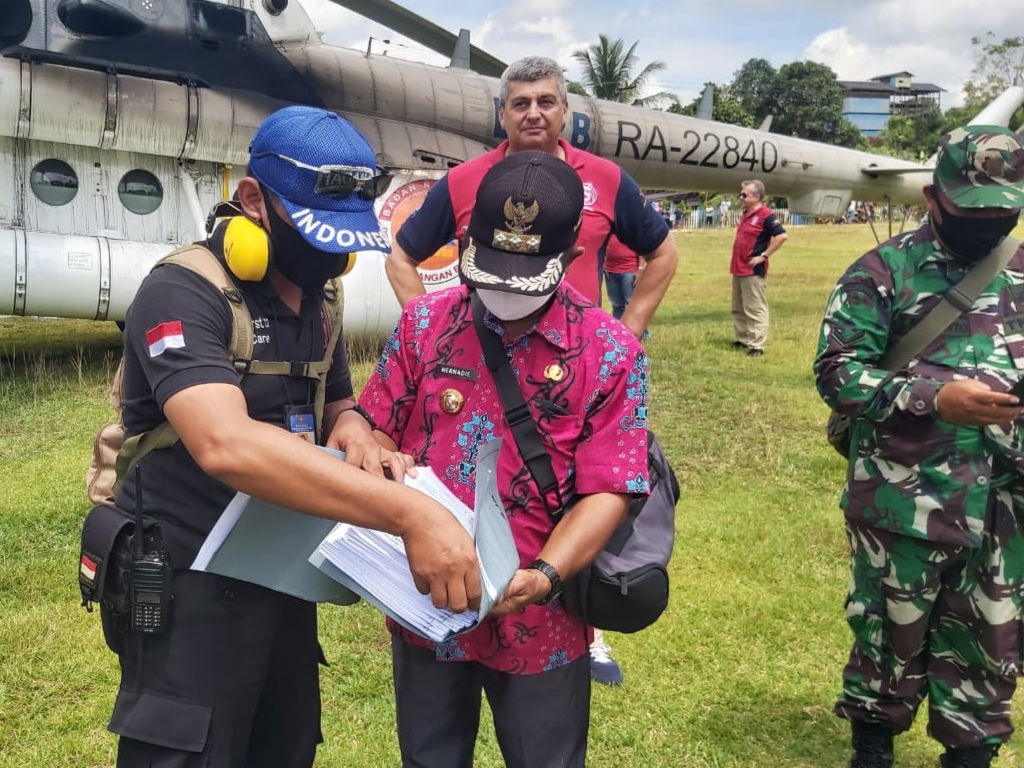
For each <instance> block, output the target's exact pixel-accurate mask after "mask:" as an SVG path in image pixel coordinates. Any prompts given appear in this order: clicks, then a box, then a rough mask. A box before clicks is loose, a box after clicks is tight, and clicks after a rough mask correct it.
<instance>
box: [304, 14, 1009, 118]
mask: <svg viewBox="0 0 1024 768" xmlns="http://www.w3.org/2000/svg"><path fill="white" fill-rule="evenodd" d="M301 3H302V5H303V6H304V7H305V8H306V11H307V13H308V14H309V15H310V17H311V18H312V20H313V23H314V25H315V26H316V28H317V29H318V30H319V31H320V32H321V33H323V35H324V40H325V42H327V43H329V44H331V45H339V46H343V47H347V48H356V49H359V50H364V51H365V50H366V47H367V44H368V42H369V39H370V37H373V38H375V39H374V41H373V43H372V46H373V51H374V52H375V53H384V52H385V51H387V55H389V56H397V57H400V58H406V59H411V60H414V61H425V62H427V63H430V64H439V65H442V66H443V65H446V64H447V63H448V60H447V59H446V58H442V57H440V56H438V55H436V54H432V53H430V52H429V51H426V50H425V49H423V47H422V46H420V45H419V44H417V43H413V42H411V41H409V40H407V39H405V38H402V37H400V36H398V35H395V34H394V33H393V32H391V31H390V30H388V29H386V28H385V27H382V26H380V25H379V24H376V23H374V22H371V21H368V20H366V19H364V18H363V17H361V16H359V15H357V14H355V13H353V12H351V11H348V10H346V9H344V8H341V7H339V6H336V5H334V4H333V3H332V2H331V0H301ZM402 5H404V6H405V7H406V8H408V9H409V10H411V11H413V12H414V13H417V14H419V15H420V16H424V17H426V18H427V19H429V20H430V21H433V22H434V23H435V24H437V25H439V26H441V27H443V28H445V29H447V30H449V31H451V32H453V33H457V32H458V31H459V29H460V28H465V29H468V30H470V39H471V41H472V43H473V44H474V45H476V46H477V47H479V48H482V49H484V50H486V51H487V52H488V53H491V54H492V55H494V56H497V57H498V58H499V59H501V60H503V61H505V62H509V61H513V60H514V59H517V58H519V57H520V56H527V55H542V56H550V57H551V58H554V59H556V60H557V61H558V62H559V63H560V64H562V65H563V67H565V69H566V73H567V76H568V77H569V78H570V79H578V78H579V75H580V69H579V66H578V64H577V63H576V62H575V61H574V60H573V58H572V53H573V52H574V51H576V50H579V49H581V48H586V47H587V46H589V45H591V44H594V43H596V42H597V40H598V35H600V34H604V35H606V36H607V37H609V38H611V39H613V40H614V39H616V38H621V39H623V40H624V41H625V42H626V44H627V45H631V44H632V43H633V42H638V43H639V44H638V45H637V49H636V53H637V56H638V58H639V61H640V63H641V65H643V64H646V63H648V62H651V61H663V62H664V63H665V64H666V68H665V69H664V70H662V71H661V72H659V73H657V74H656V79H655V81H654V84H653V87H652V88H651V90H650V92H651V93H653V92H656V91H661V90H665V91H669V92H671V93H675V94H676V95H678V96H679V98H680V101H681V102H682V103H683V104H688V103H689V102H690V101H692V100H693V99H694V98H696V97H697V96H698V95H699V94H700V91H701V89H702V88H703V86H704V83H706V82H715V83H719V84H723V85H724V84H728V83H729V82H731V81H732V79H733V75H734V74H735V72H736V70H738V69H739V68H740V66H741V65H742V64H743V63H744V62H746V61H748V60H749V59H752V58H763V59H767V60H768V61H769V62H770V63H771V64H772V65H773V66H774V67H775V68H776V69H778V68H779V67H781V66H782V65H784V64H788V63H791V62H794V61H803V60H811V61H816V62H819V63H822V64H827V65H828V66H830V67H831V68H832V69H833V71H834V72H835V73H836V76H837V77H838V78H839V79H840V80H868V79H870V78H872V77H876V76H878V75H884V74H890V73H893V72H901V71H908V72H910V73H912V74H913V75H914V82H917V83H932V84H934V85H938V86H939V87H941V88H943V89H945V91H946V92H945V93H943V94H942V96H941V106H942V109H944V110H945V109H948V108H949V107H952V106H957V105H959V104H961V103H962V100H963V84H964V82H966V81H968V80H969V78H970V75H971V71H972V70H973V69H974V65H975V63H976V60H977V49H976V48H975V47H973V46H972V45H971V38H972V37H979V38H982V39H983V40H990V41H994V42H1000V41H1002V40H1003V39H1004V38H1007V37H1016V36H1021V35H1024V14H1022V13H1021V10H1020V8H1021V5H1020V0H987V2H983V3H979V2H977V0H850V1H849V2H838V1H837V0H788V2H781V1H780V0H775V2H771V1H767V2H766V1H764V0H761V1H759V2H754V1H753V0H742V1H741V0H706V1H705V2H701V3H697V2H692V1H691V0H660V2H648V0H618V1H617V2H616V1H615V0H516V1H515V2H506V0H490V1H489V2H480V1H479V0H478V2H475V3H469V2H458V0H405V1H404V2H403V3H402ZM979 8H983V9H984V10H983V11H980V10H979ZM989 32H992V33H994V38H989V37H987V33H989ZM385 39H386V40H390V41H391V42H390V43H389V44H384V43H383V42H382V41H383V40H385Z"/></svg>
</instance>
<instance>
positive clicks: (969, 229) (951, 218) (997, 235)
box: [932, 197, 1020, 264]
mask: <svg viewBox="0 0 1024 768" xmlns="http://www.w3.org/2000/svg"><path fill="white" fill-rule="evenodd" d="M935 203H936V205H938V206H939V208H940V209H941V211H942V223H939V221H938V219H936V218H935V217H932V226H933V227H934V228H935V233H936V234H937V235H938V236H939V239H940V240H941V241H942V243H943V245H945V246H946V247H947V248H948V249H949V250H950V251H952V252H953V253H954V254H956V255H957V256H959V257H960V258H961V259H963V260H964V261H966V262H967V263H969V264H973V263H974V262H976V261H979V260H980V259H982V258H984V257H985V256H986V255H987V254H988V253H989V252H990V251H991V250H992V249H993V248H995V247H996V246H997V245H999V243H1000V241H1001V240H1002V239H1003V238H1004V237H1006V236H1007V235H1008V234H1010V232H1012V231H1013V228H1014V227H1015V226H1017V219H1018V217H1019V215H1020V212H1019V211H1013V212H1012V213H1009V214H1007V215H1006V216H1000V217H998V218H994V219H980V218H974V217H968V216H958V215H957V214H955V213H952V212H951V211H950V210H949V209H948V208H946V206H944V205H943V204H942V203H940V202H939V198H938V197H936V198H935Z"/></svg>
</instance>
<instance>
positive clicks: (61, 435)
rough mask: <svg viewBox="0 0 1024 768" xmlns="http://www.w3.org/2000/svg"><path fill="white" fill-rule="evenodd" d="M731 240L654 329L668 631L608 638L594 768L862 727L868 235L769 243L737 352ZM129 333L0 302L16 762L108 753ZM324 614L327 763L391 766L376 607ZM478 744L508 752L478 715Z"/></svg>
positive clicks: (794, 237) (835, 759)
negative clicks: (104, 596)
mask: <svg viewBox="0 0 1024 768" xmlns="http://www.w3.org/2000/svg"><path fill="white" fill-rule="evenodd" d="M731 237H732V233H731V232H729V231H699V232H680V233H678V234H677V240H678V243H679V248H680V253H681V255H682V260H681V266H680V269H679V273H678V276H677V278H676V280H675V281H674V283H673V285H672V286H671V287H670V289H669V292H668V296H667V298H666V300H665V302H664V304H663V305H662V308H661V310H660V312H659V314H658V317H657V319H656V323H655V326H654V328H653V333H654V335H653V338H652V339H651V341H650V342H649V344H648V350H649V352H650V355H651V358H652V361H653V362H652V381H653V383H652V405H651V414H652V415H651V421H652V425H653V427H654V428H655V430H656V431H657V432H658V433H659V435H660V436H661V438H662V441H663V443H664V445H665V449H666V451H667V452H668V454H669V456H670V457H671V459H672V460H673V463H674V465H675V466H676V468H677V471H678V472H679V476H680V480H681V483H682V487H683V497H682V500H681V502H680V505H679V508H678V516H677V529H678V537H677V545H676V552H675V555H674V558H673V564H672V579H673V583H672V587H673V595H672V600H671V604H670V606H669V609H668V611H667V613H666V614H665V616H664V617H663V618H662V619H661V620H660V621H659V622H658V623H657V624H656V625H655V626H654V627H652V628H650V629H648V630H646V631H644V632H642V633H639V634H637V635H632V636H621V635H613V636H610V640H611V643H612V646H613V648H614V651H615V656H616V657H617V658H618V659H619V661H620V662H621V663H622V665H623V668H624V671H625V678H626V681H625V684H624V685H622V686H621V687H618V688H614V689H613V688H603V687H599V686H598V687H595V690H594V702H593V717H592V726H591V737H590V760H589V764H590V765H591V766H594V767H595V768H613V767H615V768H617V767H619V766H631V767H637V766H643V767H647V766H650V767H651V768H680V767H686V768H690V767H692V768H740V767H743V768H754V767H755V766H757V768H776V767H779V768H782V767H784V766H785V767H790V766H793V767H795V766H801V767H804V768H822V767H825V768H840V766H845V764H846V760H847V759H848V754H849V746H848V743H849V736H848V733H849V731H848V728H847V727H846V724H845V723H844V722H843V721H840V720H838V719H837V718H835V717H834V716H833V715H832V714H831V712H830V709H831V705H832V702H833V700H834V697H835V695H836V693H837V691H838V689H839V684H840V673H841V670H842V665H843V663H844V661H845V658H846V654H847V650H848V646H849V639H850V638H849V633H848V630H847V628H846V625H845V622H844V618H843V613H842V602H843V598H844V596H845V590H846V585H847V579H848V575H847V560H846V544H845V540H844V537H843V525H842V516H841V513H840V512H839V510H838V507H837V499H838V495H839V491H840V487H841V484H842V479H843V472H844V466H843V464H842V463H841V460H840V459H839V457H838V456H837V455H836V454H835V453H834V452H833V451H832V449H831V448H830V447H829V446H828V445H827V443H826V442H825V439H824V432H823V429H824V424H825V419H826V416H827V411H826V408H825V406H824V405H823V404H822V403H821V401H820V400H819V398H818V396H817V394H816V393H815V391H814V384H813V379H812V374H811V360H812V357H813V352H814V347H815V343H816V339H817V332H818V325H819V321H820V316H821V309H822V306H823V304H824V300H825V298H826V296H827V293H828V291H829V289H830V288H831V286H832V285H833V284H834V282H835V279H836V278H837V277H838V275H839V274H840V273H841V272H842V270H843V269H844V268H845V266H846V265H847V264H848V263H849V262H850V261H852V260H853V259H854V258H855V257H856V256H858V255H859V254H860V253H862V252H863V251H865V250H867V249H868V248H869V247H871V245H872V244H873V243H874V239H873V237H872V235H871V232H870V230H869V229H868V228H867V227H866V226H864V225H853V226H836V227H826V226H812V227H794V228H793V229H792V230H791V236H790V239H789V242H788V243H787V244H786V246H785V247H784V248H783V249H782V251H781V252H780V253H779V254H778V255H777V256H776V257H775V258H773V259H772V273H771V276H770V278H769V283H770V287H769V301H770V304H771V312H772V319H771V338H770V340H769V344H768V349H767V354H766V355H765V357H763V358H760V359H749V358H747V357H746V356H744V355H742V354H739V353H737V352H735V351H734V350H733V349H732V348H731V347H730V342H731V341H732V330H731V319H730V316H729V301H730V287H729V286H730V282H729V276H728V254H729V250H730V245H731ZM119 343H120V338H119V334H118V333H117V330H116V328H114V327H113V326H112V325H109V324H97V323H87V322H74V321H53V320H37V319H24V318H0V466H2V468H3V471H2V475H0V766H2V767H3V768H8V767H9V768H53V767H54V766H75V767H76V768H94V767H97V766H109V765H112V764H113V753H114V744H115V741H114V737H113V736H112V735H111V734H109V733H108V732H107V731H106V729H105V725H106V722H107V718H108V717H109V714H110V708H111V705H112V703H113V699H114V694H115V690H116V685H117V675H116V664H115V659H114V657H113V656H112V655H111V654H110V653H109V652H107V650H106V647H105V646H104V644H103V640H102V637H101V634H100V629H99V617H98V615H97V614H92V615H89V614H86V612H85V611H84V610H83V609H81V608H80V607H79V605H78V602H79V601H78V599H77V586H76V560H77V555H78V534H79V531H80V525H81V521H82V518H83V515H84V514H85V512H86V510H87V508H88V504H87V502H86V499H85V493H84V482H83V475H84V472H85V468H86V466H87V464H88V461H89V454H90V444H91V440H92V437H93V434H94V432H95V430H96V428H97V426H98V425H99V424H100V423H102V422H103V421H105V420H107V419H108V418H109V416H110V411H109V408H108V406H107V404H106V386H107V383H108V381H109V378H110V374H111V371H112V368H113V366H114V364H115V363H116V358H117V356H118V354H119ZM368 366H369V363H368V362H365V361H364V362H363V363H362V364H361V366H360V370H359V378H360V380H362V379H363V378H365V375H366V373H367V371H368ZM321 617H322V641H323V645H324V649H325V651H326V654H327V657H328V659H329V661H330V664H331V666H330V667H328V668H326V669H325V670H324V671H323V678H322V679H323V686H322V687H323V701H324V718H323V731H324V735H325V743H324V745H323V747H322V749H321V750H320V753H319V758H318V762H317V765H318V766H321V767H323V768H327V767H331V768H342V767H350V766H351V767H357V768H360V767H362V766H367V767H373V768H376V767H377V766H396V765H398V757H397V755H398V752H397V746H396V741H395V734H394V715H393V708H392V701H391V684H390V669H389V653H388V649H387V637H386V633H385V631H384V629H383V622H382V621H381V619H380V617H379V616H378V615H377V614H376V613H375V612H374V611H373V610H372V609H370V608H367V607H366V606H365V605H357V606H354V607H351V608H337V607H334V606H328V607H326V608H324V609H323V610H322V612H321ZM1019 703H1020V702H1018V704H1019ZM1018 708H1019V707H1018ZM920 720H921V721H920V722H919V723H918V724H917V725H916V726H915V728H914V729H913V730H912V731H911V732H910V733H909V734H906V735H904V736H902V737H900V738H899V740H898V742H897V761H896V764H897V766H899V768H924V766H935V765H937V755H938V753H939V751H940V750H939V747H938V746H937V745H936V744H935V743H934V742H932V741H930V740H929V739H928V738H927V737H926V736H925V732H924V721H925V720H926V718H925V717H924V716H922V717H921V718H920ZM1022 753H1024V738H1022V737H1017V738H1015V739H1014V740H1013V741H1011V742H1010V744H1009V745H1007V747H1006V748H1005V749H1004V750H1003V753H1002V754H1001V755H1000V757H999V758H998V761H997V765H998V766H1000V768H1009V767H1010V766H1016V765H1019V764H1020V763H1021V755H1022ZM477 757H478V759H477V765H479V766H486V767H488V768H490V767H491V766H500V765H501V760H500V756H499V753H498V750H497V746H496V743H495V740H494V738H493V736H492V734H491V731H490V728H489V725H487V724H486V722H485V725H484V727H483V728H482V733H481V737H480V742H479V745H478V750H477Z"/></svg>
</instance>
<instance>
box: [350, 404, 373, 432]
mask: <svg viewBox="0 0 1024 768" xmlns="http://www.w3.org/2000/svg"><path fill="white" fill-rule="evenodd" d="M347 410H350V411H355V412H356V413H358V414H359V415H360V416H362V417H363V418H364V419H366V423H367V424H369V425H370V429H371V430H378V429H380V428H379V427H378V426H377V422H376V421H374V420H373V416H371V415H370V414H369V412H368V411H367V410H366V409H365V408H363V406H361V405H359V403H356V404H355V405H353V406H352V407H351V408H348V409H347Z"/></svg>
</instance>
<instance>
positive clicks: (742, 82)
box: [728, 59, 778, 123]
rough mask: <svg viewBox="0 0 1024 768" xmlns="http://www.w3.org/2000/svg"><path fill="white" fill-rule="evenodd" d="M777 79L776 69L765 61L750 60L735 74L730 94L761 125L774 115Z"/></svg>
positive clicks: (753, 120)
mask: <svg viewBox="0 0 1024 768" xmlns="http://www.w3.org/2000/svg"><path fill="white" fill-rule="evenodd" d="M777 77H778V73H777V72H776V71H775V67H773V66H772V65H771V64H769V63H768V61H766V60H765V59H750V60H748V61H747V62H746V63H745V64H743V66H741V67H740V68H739V69H738V70H736V72H735V73H733V76H732V83H730V84H729V87H728V91H729V94H730V95H731V96H732V97H733V98H734V99H736V100H737V101H738V102H739V103H740V105H741V106H742V107H743V109H744V110H745V111H746V112H747V114H749V115H750V116H751V118H752V122H753V123H760V122H761V121H762V120H764V119H765V118H766V117H767V116H768V115H770V114H772V107H773V102H772V97H773V95H774V94H775V91H776V87H777V84H776V78H777Z"/></svg>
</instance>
